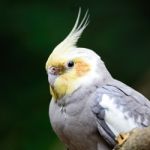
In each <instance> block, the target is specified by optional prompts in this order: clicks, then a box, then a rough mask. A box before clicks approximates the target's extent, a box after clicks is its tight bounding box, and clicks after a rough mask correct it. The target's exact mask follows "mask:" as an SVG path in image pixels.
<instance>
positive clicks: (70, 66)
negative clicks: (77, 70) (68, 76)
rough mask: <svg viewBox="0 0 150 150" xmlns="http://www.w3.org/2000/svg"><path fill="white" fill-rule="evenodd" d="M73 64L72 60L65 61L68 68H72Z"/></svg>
mask: <svg viewBox="0 0 150 150" xmlns="http://www.w3.org/2000/svg"><path fill="white" fill-rule="evenodd" d="M73 66H74V62H73V61H72V60H71V61H69V62H68V63H67V67H68V68H72V67H73Z"/></svg>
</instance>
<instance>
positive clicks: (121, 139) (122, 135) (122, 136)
mask: <svg viewBox="0 0 150 150" xmlns="http://www.w3.org/2000/svg"><path fill="white" fill-rule="evenodd" d="M129 135H130V134H129V133H120V134H119V135H118V136H117V137H116V141H117V144H118V145H122V144H123V143H124V142H125V141H126V140H127V139H128V137H129Z"/></svg>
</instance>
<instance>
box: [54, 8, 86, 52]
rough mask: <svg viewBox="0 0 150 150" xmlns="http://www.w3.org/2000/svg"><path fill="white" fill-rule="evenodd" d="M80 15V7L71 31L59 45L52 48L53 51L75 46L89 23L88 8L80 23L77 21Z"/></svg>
mask: <svg viewBox="0 0 150 150" xmlns="http://www.w3.org/2000/svg"><path fill="white" fill-rule="evenodd" d="M80 15H81V9H79V12H78V16H77V19H76V22H75V25H74V27H73V28H72V30H71V32H70V33H69V35H68V36H67V37H66V38H65V39H64V40H63V41H62V42H61V43H60V44H59V45H57V46H56V48H55V49H54V51H55V52H60V51H65V50H67V49H69V48H71V47H75V46H76V43H77V41H78V39H79V38H80V36H81V34H82V33H83V31H84V29H85V28H86V27H87V25H88V23H89V15H88V10H87V11H86V13H85V15H84V17H83V19H82V21H81V23H79V20H80Z"/></svg>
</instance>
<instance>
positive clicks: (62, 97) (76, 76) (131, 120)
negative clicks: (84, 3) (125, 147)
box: [46, 10, 150, 150]
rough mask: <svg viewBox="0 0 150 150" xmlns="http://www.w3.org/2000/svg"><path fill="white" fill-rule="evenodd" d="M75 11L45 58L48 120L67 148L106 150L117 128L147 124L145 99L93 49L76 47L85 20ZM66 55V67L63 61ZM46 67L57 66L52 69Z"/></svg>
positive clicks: (148, 108)
mask: <svg viewBox="0 0 150 150" xmlns="http://www.w3.org/2000/svg"><path fill="white" fill-rule="evenodd" d="M80 13H81V11H80V10H79V14H78V17H77V21H76V23H75V26H74V28H73V29H72V31H71V33H70V34H69V36H67V38H66V39H65V40H64V41H63V42H61V43H60V44H59V45H58V46H56V48H55V49H54V51H53V52H52V54H51V55H50V56H49V58H48V60H47V63H46V70H47V73H48V81H49V84H50V87H51V94H52V95H53V98H52V100H51V103H50V107H49V116H50V121H51V125H52V128H53V129H54V131H55V132H56V134H57V135H58V137H59V138H60V140H61V141H62V142H63V143H64V144H65V145H66V147H67V148H69V150H111V149H112V147H113V146H114V145H115V143H116V141H115V138H116V136H118V135H119V134H120V133H122V132H129V131H130V130H132V129H134V128H136V127H146V126H148V125H150V102H149V101H148V99H146V98H145V97H144V96H143V95H142V94H140V93H138V92H136V91H135V90H133V89H132V88H130V87H129V86H127V85H125V84H123V83H121V82H119V81H117V80H115V79H113V78H112V76H111V74H110V73H109V71H108V70H107V68H106V67H105V64H104V62H103V61H102V60H101V58H100V57H99V56H98V55H97V54H96V53H95V52H94V51H92V50H89V49H85V48H78V47H76V42H77V41H78V39H79V37H80V35H81V34H82V32H83V30H84V29H85V28H86V26H87V23H88V15H87V13H86V15H85V17H84V19H83V21H82V22H81V24H79V20H80ZM78 24H79V25H78ZM55 59H56V60H55ZM70 60H71V61H73V62H74V66H72V68H70V67H67V66H66V64H68V62H69V61H70ZM51 68H54V69H58V68H59V69H58V70H59V71H60V70H61V69H62V68H63V69H62V70H61V71H60V72H58V73H57V72H56V73H53V72H52V71H50V70H51ZM62 86H64V87H65V88H62ZM62 89H63V90H62ZM70 89H71V90H70Z"/></svg>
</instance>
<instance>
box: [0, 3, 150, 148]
mask: <svg viewBox="0 0 150 150" xmlns="http://www.w3.org/2000/svg"><path fill="white" fill-rule="evenodd" d="M79 6H81V7H82V14H84V13H85V11H86V9H89V12H90V24H89V26H88V27H87V29H86V30H85V32H84V34H83V36H82V38H81V39H80V42H79V43H78V45H79V46H81V47H86V48H90V49H93V50H95V51H96V52H97V53H98V54H100V55H101V57H102V59H103V60H104V61H105V63H106V65H107V67H108V69H109V70H110V72H111V73H112V74H113V76H114V77H115V78H117V79H119V80H121V81H123V82H125V83H127V84H129V85H130V86H132V87H133V88H135V89H136V90H138V91H140V92H142V93H143V94H144V95H145V96H146V97H148V98H150V9H149V3H148V1H144V0H132V1H131V0H122V1H120V0H116V1H114V0H113V1H112V0H89V1H85V0H70V1H69V0H63V1H58V0H53V1H50V0H49V1H46V0H43V1H41V2H40V1H35V0H32V1H29V0H26V1H25V0H22V1H17V0H14V1H11V0H3V1H0V16H1V19H0V21H1V23H0V42H1V45H0V50H1V51H0V53H1V55H0V56H1V59H0V60H1V69H0V70H1V71H0V75H1V77H0V81H1V82H0V83H1V86H0V87H1V92H0V150H61V149H63V146H62V145H61V144H60V142H59V140H58V139H57V137H56V135H55V134H54V132H53V131H52V129H51V126H50V123H49V117H48V107H49V102H50V99H51V97H50V94H49V87H48V82H47V75H46V72H45V62H46V60H47V58H48V56H49V54H50V53H51V51H52V50H53V48H54V47H55V46H56V45H57V44H58V43H59V42H61V40H63V39H64V38H65V37H66V35H67V34H68V33H69V32H70V30H71V28H72V27H73V25H74V22H75V20H76V17H77V13H78V8H79Z"/></svg>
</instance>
